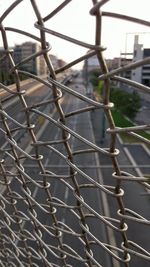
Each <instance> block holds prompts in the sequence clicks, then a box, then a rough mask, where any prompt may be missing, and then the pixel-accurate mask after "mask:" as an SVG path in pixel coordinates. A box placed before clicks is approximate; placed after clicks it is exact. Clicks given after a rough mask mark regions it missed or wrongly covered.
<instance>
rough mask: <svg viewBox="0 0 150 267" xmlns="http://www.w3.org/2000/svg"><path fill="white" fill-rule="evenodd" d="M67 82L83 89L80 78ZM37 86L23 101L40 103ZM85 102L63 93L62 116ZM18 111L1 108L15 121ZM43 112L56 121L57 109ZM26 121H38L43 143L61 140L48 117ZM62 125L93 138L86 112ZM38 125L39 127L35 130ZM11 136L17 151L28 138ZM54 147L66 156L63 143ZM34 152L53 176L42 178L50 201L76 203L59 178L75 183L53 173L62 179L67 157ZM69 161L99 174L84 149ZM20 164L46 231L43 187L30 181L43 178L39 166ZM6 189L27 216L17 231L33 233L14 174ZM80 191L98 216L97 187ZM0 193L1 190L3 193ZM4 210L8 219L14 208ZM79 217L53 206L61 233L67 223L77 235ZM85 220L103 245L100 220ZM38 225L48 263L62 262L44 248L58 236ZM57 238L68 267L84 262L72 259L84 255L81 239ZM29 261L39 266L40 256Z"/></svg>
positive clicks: (74, 143) (76, 145) (76, 146)
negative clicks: (48, 183) (53, 235)
mask: <svg viewBox="0 0 150 267" xmlns="http://www.w3.org/2000/svg"><path fill="white" fill-rule="evenodd" d="M71 86H72V88H73V89H74V90H77V91H79V92H80V93H82V94H85V93H86V92H85V88H84V86H83V85H82V83H80V82H78V86H76V84H74V83H72V85H71ZM41 90H44V87H43V88H39V90H35V91H34V94H32V95H30V96H29V97H28V98H27V99H26V100H27V101H28V105H31V104H32V103H33V101H34V102H36V101H37V102H39V101H40V100H41V95H40V91H41ZM45 95H47V92H46V93H45ZM42 97H44V98H45V96H42ZM84 106H85V103H83V102H82V101H80V100H79V99H76V98H74V97H73V96H70V95H67V94H65V95H64V97H63V102H62V108H63V110H64V112H65V114H66V113H69V112H70V111H72V110H76V109H78V108H82V107H84ZM20 110H21V107H20V104H19V103H18V102H17V105H16V102H15V103H14V104H12V105H11V106H7V107H6V111H7V113H8V114H9V115H13V117H14V118H15V119H16V120H17V121H19V122H20V123H22V122H23V121H24V120H25V118H23V117H22V115H20V114H21V113H20ZM42 110H43V111H44V112H45V113H46V114H49V113H50V114H51V116H52V117H53V119H55V120H57V118H58V114H57V113H56V110H55V109H54V110H53V111H51V110H50V109H49V110H45V107H44V108H42V109H41V111H42ZM36 116H37V115H36ZM31 119H32V120H33V122H34V123H35V124H38V127H36V128H35V131H36V134H37V139H38V141H46V140H49V141H50V140H56V141H57V140H60V139H61V131H60V129H59V128H57V127H55V126H54V125H53V124H52V123H51V122H48V123H47V121H45V120H44V119H42V118H41V119H40V120H39V118H36V117H35V116H34V115H33V117H32V118H31ZM12 123H13V122H11V121H10V122H9V126H10V127H13V125H12ZM66 125H67V126H68V127H70V128H71V129H72V130H74V131H76V132H77V133H78V134H81V135H82V136H83V137H84V138H86V139H88V140H90V141H92V142H94V134H93V128H92V124H91V120H90V114H89V113H88V112H86V113H82V114H80V115H76V116H74V117H70V118H67V119H66ZM37 128H39V131H38V129H37ZM14 138H15V140H16V141H17V142H20V146H21V147H22V149H23V148H24V146H25V145H26V144H27V143H26V142H27V139H28V138H27V137H26V134H24V136H22V137H21V138H20V136H18V134H17V135H16V136H15V137H14ZM29 142H30V140H28V147H27V149H26V150H27V151H28V152H29V151H30V154H31V155H32V154H34V153H35V152H34V148H33V147H31V146H30V145H29ZM69 142H70V145H71V149H72V151H76V150H80V149H84V148H85V144H84V143H83V142H81V141H79V140H78V139H76V138H75V137H71V139H70V141H69ZM54 148H56V149H58V150H59V151H60V152H61V153H64V154H66V150H65V147H64V146H63V145H62V144H57V145H55V146H54ZM86 148H87V147H86ZM39 152H40V153H41V154H42V156H43V160H42V163H43V166H44V167H45V169H46V171H47V172H51V173H54V174H55V175H54V176H53V177H51V178H49V177H47V180H48V181H50V192H51V194H52V199H53V202H55V203H58V201H59V202H60V201H62V202H64V203H65V204H66V205H69V206H74V207H76V205H77V200H76V197H75V195H74V192H73V191H72V190H71V189H70V188H69V186H68V187H66V185H65V183H64V182H65V181H69V182H68V183H69V184H70V185H72V186H73V187H74V186H75V184H72V183H73V182H72V181H71V179H70V178H69V177H68V178H66V179H65V178H64V179H60V178H57V179H56V178H55V176H56V175H57V176H58V175H61V176H60V177H62V178H63V177H65V176H66V177H67V176H68V173H69V167H68V165H67V164H66V161H65V160H63V159H62V158H60V157H59V156H58V155H57V154H56V153H54V152H53V151H52V150H51V149H48V148H47V147H42V148H41V149H40V148H39ZM74 161H75V163H76V165H77V166H78V167H79V168H80V170H81V171H83V172H85V173H86V174H87V175H89V176H91V177H93V179H94V180H96V181H99V179H100V176H101V173H100V170H99V168H98V167H99V161H98V158H97V157H96V156H95V153H87V154H86V153H85V154H83V155H78V154H77V155H76V156H74ZM6 162H7V159H6ZM9 163H10V162H9ZM22 164H23V166H24V168H25V173H26V174H27V175H30V177H31V178H32V181H35V183H32V182H31V180H30V179H29V178H28V177H27V176H26V177H24V178H25V180H26V185H27V188H28V190H27V191H28V192H30V194H31V195H32V197H33V198H34V201H35V202H34V203H39V204H41V206H42V207H43V209H42V208H41V207H40V206H38V205H36V204H35V206H34V211H35V212H36V218H37V219H38V221H39V222H40V223H41V225H44V227H47V229H48V230H50V229H49V226H50V225H52V226H53V225H54V221H53V219H52V217H51V216H49V214H47V212H46V210H45V209H44V208H45V207H47V205H48V195H47V191H46V190H43V187H40V186H36V185H35V184H36V183H37V185H38V183H40V182H39V180H40V179H41V180H42V177H41V176H40V174H39V166H38V164H37V163H34V161H31V160H28V159H26V160H24V161H23V163H22ZM11 168H12V167H11ZM76 181H77V184H78V187H81V188H82V185H83V184H84V183H85V184H87V183H88V184H89V182H88V181H87V180H86V179H85V178H84V177H83V176H82V175H81V174H78V175H76ZM10 187H11V190H12V191H13V192H17V194H18V196H19V197H17V199H19V200H17V204H16V208H17V209H18V210H20V211H21V212H23V214H26V215H27V217H28V219H25V217H24V215H22V216H23V219H22V226H21V229H22V231H25V232H26V234H27V231H28V232H30V233H35V229H34V226H33V223H31V222H30V220H29V218H32V216H33V214H32V213H31V211H30V209H29V207H28V204H27V201H24V197H25V195H24V194H25V191H24V188H23V187H22V184H21V182H20V180H19V179H18V178H14V179H12V180H11V185H10ZM80 190H81V192H82V198H83V200H84V201H85V203H86V204H87V205H89V206H90V209H91V210H92V209H93V210H95V211H96V212H97V214H103V206H102V201H101V196H100V194H99V191H98V189H96V188H94V187H93V188H89V187H88V186H87V187H83V188H82V189H80ZM4 194H6V192H5V193H4ZM7 194H8V193H7ZM14 197H15V193H14ZM28 197H29V196H28ZM56 206H57V205H56ZM46 209H47V208H46ZM82 210H83V212H84V214H87V212H88V210H87V209H86V208H82ZM6 211H7V213H8V214H10V215H12V217H13V214H14V206H11V205H8V206H6ZM88 213H89V212H88ZM78 216H79V214H78V212H77V215H76V216H75V215H74V211H72V210H70V209H65V208H60V207H57V213H56V217H57V220H58V222H59V224H60V227H61V228H62V231H63V228H64V227H65V225H66V227H69V228H70V229H72V231H74V232H75V233H77V235H78V236H79V235H81V227H80V224H81V221H80V220H79V218H78ZM86 223H87V225H88V227H89V228H90V231H91V233H92V234H93V235H95V236H96V238H98V239H99V240H101V242H104V243H107V237H106V229H105V226H104V224H103V223H99V219H98V218H96V217H93V216H87V218H86ZM11 227H12V228H17V227H16V226H15V225H14V223H12V224H11ZM38 228H39V229H40V231H41V233H42V240H43V241H44V242H45V244H46V247H45V250H46V252H47V259H48V260H49V261H50V262H55V264H58V266H62V265H61V262H60V261H59V260H58V261H57V260H56V257H55V256H53V254H52V253H51V252H50V250H49V249H48V246H50V245H56V244H57V238H52V237H51V235H50V234H48V233H47V231H45V228H44V229H43V228H42V227H41V226H40V225H38ZM69 228H68V229H69ZM66 229H67V228H66ZM35 234H36V233H35ZM32 239H33V238H31V237H30V238H29V240H28V241H27V243H28V245H29V246H30V247H32V249H34V251H37V250H39V247H38V246H37V242H35V240H32ZM88 239H91V238H90V237H88ZM62 241H63V243H64V244H66V245H67V247H66V248H67V249H66V250H67V251H68V253H69V254H70V256H68V257H67V263H68V264H70V265H71V264H72V266H79V267H82V266H85V264H84V263H82V260H79V259H77V258H79V256H78V257H77V255H80V257H83V258H86V257H85V245H84V243H83V242H81V240H80V239H79V238H77V237H75V236H74V235H72V234H65V233H64V234H63V237H62ZM16 244H17V245H18V246H22V242H20V241H18V240H16ZM70 247H71V248H72V249H74V251H75V253H76V254H75V253H73V251H72V250H69V248H70ZM90 247H93V249H92V251H93V255H94V258H95V259H96V260H97V262H99V263H101V264H102V266H111V265H110V264H111V261H110V259H109V256H108V255H107V253H104V250H103V249H102V248H101V246H98V245H93V246H92V245H90ZM53 251H54V252H55V253H56V251H55V249H53ZM34 253H35V252H34ZM20 260H21V261H22V262H27V259H25V258H24V257H21V258H20ZM32 260H33V261H34V262H35V263H36V264H37V266H43V263H42V261H41V259H37V258H36V259H35V258H34V257H33V258H32Z"/></svg>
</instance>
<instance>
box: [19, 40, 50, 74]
mask: <svg viewBox="0 0 150 267" xmlns="http://www.w3.org/2000/svg"><path fill="white" fill-rule="evenodd" d="M40 49H41V47H40V45H39V44H38V43H33V42H25V43H23V44H21V45H16V46H15V47H14V61H15V63H16V64H17V63H19V62H20V61H22V60H24V59H26V58H28V57H30V56H31V55H33V54H35V53H37V52H39V51H40ZM20 69H22V70H25V71H28V72H31V73H33V74H35V75H44V74H46V73H47V67H46V63H45V60H44V58H43V55H41V56H38V57H34V58H31V59H29V60H28V61H26V62H25V63H23V64H22V65H21V66H20Z"/></svg>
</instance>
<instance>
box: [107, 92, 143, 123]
mask: <svg viewBox="0 0 150 267" xmlns="http://www.w3.org/2000/svg"><path fill="white" fill-rule="evenodd" d="M110 101H111V102H113V103H114V108H115V109H116V110H119V111H120V112H121V113H122V114H123V115H126V116H127V117H128V118H130V119H134V118H135V116H136V114H137V112H138V111H139V109H140V108H141V98H140V96H139V94H138V93H137V92H136V91H133V92H132V93H128V92H125V91H123V90H121V89H118V88H112V89H111V93H110Z"/></svg>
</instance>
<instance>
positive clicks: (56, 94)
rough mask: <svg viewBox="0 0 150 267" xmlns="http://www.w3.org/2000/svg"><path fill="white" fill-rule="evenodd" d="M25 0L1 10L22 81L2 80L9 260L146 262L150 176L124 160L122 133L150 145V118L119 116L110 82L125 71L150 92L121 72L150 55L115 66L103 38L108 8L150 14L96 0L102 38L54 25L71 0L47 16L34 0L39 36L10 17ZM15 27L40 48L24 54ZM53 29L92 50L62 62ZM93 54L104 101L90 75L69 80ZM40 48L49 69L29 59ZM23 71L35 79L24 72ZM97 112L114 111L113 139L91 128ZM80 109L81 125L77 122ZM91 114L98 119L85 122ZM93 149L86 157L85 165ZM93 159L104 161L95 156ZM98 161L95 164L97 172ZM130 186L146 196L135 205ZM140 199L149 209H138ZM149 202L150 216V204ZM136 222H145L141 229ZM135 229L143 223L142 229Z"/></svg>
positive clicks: (2, 255)
mask: <svg viewBox="0 0 150 267" xmlns="http://www.w3.org/2000/svg"><path fill="white" fill-rule="evenodd" d="M21 2H24V1H23V0H16V1H13V3H12V4H11V5H10V6H9V7H8V8H7V9H6V10H5V12H4V13H3V15H2V16H1V17H0V30H1V38H2V43H3V56H1V58H0V61H1V63H2V62H4V61H5V62H6V61H7V62H8V64H9V71H8V73H9V75H12V76H13V79H14V81H15V84H14V85H13V86H7V85H6V83H5V82H4V83H1V84H0V86H1V92H0V94H1V101H0V116H1V121H0V125H1V126H0V132H1V140H0V141H1V149H0V156H1V159H0V177H1V178H0V186H1V187H0V213H1V218H0V266H50V267H52V266H53V267H56V266H58V267H59V266H64V267H71V266H81V267H82V266H89V267H94V266H97V267H101V266H138V265H137V264H138V262H139V263H140V264H141V265H139V266H148V265H146V264H149V262H150V253H149V252H148V249H149V244H147V243H146V244H144V243H142V242H140V241H137V240H138V239H136V238H137V237H138V236H142V235H144V233H146V234H145V236H147V237H148V235H149V230H148V228H149V224H150V222H149V220H148V218H145V217H144V216H143V208H144V207H143V206H142V205H144V204H142V203H145V202H142V201H143V199H145V198H146V199H148V197H149V189H150V185H149V180H148V179H149V178H148V177H145V176H144V175H143V174H142V173H141V172H140V171H139V172H137V171H136V172H135V168H134V166H128V167H127V169H128V170H129V171H126V170H125V169H124V167H123V163H121V159H120V158H121V157H122V159H123V155H122V154H121V156H120V150H121V148H120V147H121V145H120V144H119V143H118V136H120V134H122V133H126V134H128V135H130V136H133V137H136V139H137V140H139V141H140V142H141V143H142V144H144V145H145V146H147V147H149V145H150V141H149V140H148V138H146V137H142V136H141V135H140V131H141V130H148V129H149V128H150V125H149V124H146V125H145V124H143V125H135V126H131V127H123V128H119V127H116V126H115V123H114V120H113V117H112V112H111V110H112V108H113V104H112V103H111V102H110V84H111V80H116V81H119V82H120V84H127V85H130V86H134V87H135V88H136V89H137V90H138V91H139V92H143V91H144V92H145V94H147V95H148V94H149V92H150V89H149V87H148V86H144V85H142V84H138V83H135V82H134V81H131V80H128V79H125V78H123V77H121V76H120V73H122V72H123V71H124V70H132V69H134V68H137V67H139V66H143V65H145V64H150V58H149V57H147V58H145V59H143V60H141V61H138V62H134V63H130V64H128V65H126V66H124V67H120V68H117V69H115V70H111V71H109V70H108V66H107V63H106V61H105V58H104V57H103V51H104V50H105V48H104V47H103V46H102V45H101V22H102V20H103V17H104V16H105V17H112V18H116V19H120V20H126V21H130V22H133V23H134V22H135V23H139V25H145V26H150V22H149V21H144V20H140V19H137V18H134V17H129V16H125V15H122V14H115V13H112V12H104V11H101V7H103V5H104V4H105V3H107V2H109V1H108V0H101V1H96V0H93V1H91V9H90V10H89V16H93V17H94V18H95V28H94V29H93V31H94V32H95V44H88V43H85V42H82V41H80V40H77V39H75V38H73V37H69V36H66V35H64V34H62V33H60V32H56V31H54V30H51V29H49V28H47V27H46V26H45V24H46V22H47V21H50V20H51V19H52V18H53V17H54V16H56V15H57V16H59V13H60V12H61V10H62V9H64V8H66V6H69V5H70V2H71V0H65V1H63V2H62V3H61V4H60V5H59V6H58V7H57V8H56V9H55V10H53V11H51V12H50V13H49V11H47V12H48V15H47V16H46V17H42V14H41V11H40V9H39V8H38V4H37V3H36V0H31V1H29V2H30V4H31V7H32V9H33V13H34V16H35V17H36V21H35V24H34V26H35V27H36V28H37V29H38V31H39V35H38V36H35V35H33V34H32V33H29V32H25V31H23V30H21V29H20V28H19V25H18V28H11V27H6V26H5V18H7V17H9V15H10V13H11V12H13V11H14V10H15V9H17V8H18V6H19V5H20V3H21ZM20 19H21V18H20ZM83 19H84V18H83ZM117 23H118V22H117ZM8 32H9V33H10V32H15V33H18V34H20V35H24V36H26V37H30V38H31V39H32V41H33V42H38V43H39V44H40V47H41V49H40V51H38V52H36V53H33V54H32V55H31V56H29V57H27V58H24V59H23V60H21V61H20V62H19V63H17V64H15V62H14V59H13V50H12V49H11V47H10V45H9V38H8ZM48 35H54V36H55V37H56V38H61V39H63V40H65V41H66V42H67V41H69V42H71V43H72V44H73V45H78V46H81V47H84V48H88V49H89V50H90V51H89V52H88V53H86V54H85V55H83V56H82V57H80V58H77V59H76V60H74V61H73V62H70V63H69V64H66V65H65V66H63V67H61V68H55V67H54V66H53V64H52V62H51V58H50V57H49V51H50V50H51V45H50V44H49V42H48V41H47V39H48ZM64 49H65V47H64ZM93 55H96V56H97V60H98V62H99V68H100V73H101V72H102V74H101V75H100V77H99V79H100V80H103V83H104V88H103V100H102V101H101V102H98V101H96V100H94V99H91V98H89V97H87V96H86V94H85V89H84V87H83V84H82V83H81V84H80V85H79V88H78V86H76V87H75V88H72V83H71V82H70V86H69V85H66V84H64V83H63V82H61V81H60V77H61V75H63V73H64V72H66V73H67V71H68V70H69V69H70V68H72V67H74V65H76V64H77V63H80V62H83V61H84V60H87V59H88V58H90V57H92V56H93ZM39 57H42V58H43V60H44V61H45V64H46V66H47V69H48V75H47V79H45V78H42V77H41V76H39V75H35V74H32V73H31V72H29V71H25V70H23V68H22V66H24V64H25V63H29V62H31V60H33V59H37V58H39ZM22 76H24V77H27V78H28V80H25V81H24V82H22V81H21V77H22ZM78 79H79V80H80V79H81V78H79V77H78ZM34 82H35V84H36V86H39V87H36V90H35V91H34V90H33V89H32V87H33V85H34V86H35V84H34ZM84 82H85V81H84ZM32 83H33V84H32ZM28 85H29V86H28ZM32 91H33V92H32ZM37 92H38V93H37ZM31 93H33V94H31ZM30 94H31V96H30ZM70 103H71V104H70ZM67 107H68V108H67ZM94 112H95V113H94ZM96 112H100V113H96ZM90 114H92V115H90ZM93 114H95V115H93ZM96 114H104V115H105V118H106V122H107V125H108V128H107V129H106V132H107V140H108V141H107V147H104V145H105V144H97V142H96V141H95V140H96V139H95V138H93V137H92V136H91V135H92V134H91V133H92V130H91V129H92V128H91V127H92V126H91V124H90V116H93V120H94V119H95V120H96ZM78 118H80V124H81V126H82V127H81V129H80V130H76V126H74V123H75V121H77V120H78ZM86 120H89V121H88V123H89V124H85V122H86ZM99 123H100V122H99ZM84 125H88V128H87V129H85V131H86V132H89V133H90V136H89V139H88V138H87V137H86V135H85V132H83V129H82V128H84ZM96 125H97V122H96ZM95 127H96V126H95ZM100 127H101V125H100ZM42 134H43V135H44V137H43V138H41V136H42ZM74 142H75V143H76V145H74ZM147 149H148V148H147ZM83 159H85V162H86V165H85V166H82V165H83ZM103 159H105V165H107V164H106V163H107V162H108V166H106V170H107V169H109V170H110V171H111V174H110V172H109V173H108V175H107V176H108V177H107V178H106V179H102V176H103V175H102V173H103V171H102V168H103V167H104V166H103V164H102V162H103ZM91 160H94V162H96V163H97V165H92V166H91ZM99 162H100V163H101V165H99ZM57 163H58V165H57ZM94 164H95V163H94ZM121 164H122V165H121ZM88 165H89V166H88ZM90 166H91V170H92V171H91V172H88V171H87V169H88V168H90ZM135 167H136V168H137V169H138V166H135ZM130 170H131V172H130ZM95 173H96V174H95ZM104 178H105V176H104ZM136 187H138V190H140V191H141V192H144V193H143V197H142V196H140V198H139V196H136V193H135V192H134V188H136ZM131 191H132V192H131ZM128 194H130V195H132V196H133V199H134V203H137V205H136V206H135V207H133V205H132V199H130V198H129V197H128ZM136 197H137V201H136ZM139 199H140V200H139ZM92 201H93V202H94V204H93V202H92ZM147 203H148V201H147ZM137 206H139V207H140V209H141V210H140V213H138V212H137V211H136V208H137ZM99 207H100V208H99ZM146 209H147V216H148V212H149V206H147V207H146ZM137 227H139V228H137ZM134 229H139V230H138V232H137V230H135V232H134ZM131 233H134V238H133V239H131V237H132V234H131ZM132 259H133V261H132ZM135 262H136V264H135Z"/></svg>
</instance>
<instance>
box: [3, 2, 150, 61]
mask: <svg viewBox="0 0 150 267" xmlns="http://www.w3.org/2000/svg"><path fill="white" fill-rule="evenodd" d="M13 2H15V1H14V0H0V15H2V14H3V12H4V10H6V8H7V7H8V6H9V5H10V4H11V3H13ZM36 2H37V5H38V7H39V9H40V12H41V14H42V16H43V17H45V16H46V15H48V14H49V13H50V12H51V11H52V10H53V9H54V8H56V7H57V6H58V5H59V4H61V3H62V2H63V1H62V0H37V1H36ZM148 2H149V1H148V0H142V1H140V0H138V1H137V0H110V1H109V2H108V3H107V4H105V5H104V6H103V8H102V10H103V11H110V12H116V13H121V14H125V15H129V16H134V17H138V18H141V19H144V20H149V3H148ZM92 6H93V4H92V0H72V1H71V2H70V3H69V4H68V5H67V6H66V7H65V8H64V9H63V10H62V11H61V12H60V13H59V14H57V15H56V16H55V17H53V18H52V19H51V20H49V21H47V22H46V23H45V26H46V27H47V28H50V29H53V30H55V31H58V32H61V33H63V34H66V35H69V36H71V37H73V38H77V39H79V40H81V41H85V42H88V43H90V44H94V41H95V36H94V35H95V31H94V29H95V18H94V16H91V15H90V14H89V10H90V9H91V8H92ZM35 21H36V16H35V14H34V12H33V9H32V6H31V3H30V0H23V1H22V2H21V3H20V4H19V5H18V6H17V7H16V8H15V9H14V10H13V11H12V12H11V13H10V14H9V15H8V17H7V18H5V20H4V22H3V25H4V26H5V27H6V26H8V27H15V28H19V29H23V30H25V31H29V32H31V33H33V34H35V35H37V36H39V31H38V30H37V29H35V27H34V23H35ZM102 29H103V30H102V45H103V46H105V47H107V50H106V51H105V52H104V56H105V57H106V58H113V57H119V56H120V53H121V52H132V49H133V40H134V35H135V33H140V34H139V41H140V43H143V44H144V46H145V47H150V42H149V40H150V29H149V28H148V27H146V26H140V25H138V24H135V23H134V24H133V23H130V22H125V21H121V20H118V19H112V18H108V17H103V19H102ZM46 37H47V41H48V42H49V43H50V44H51V46H52V49H51V53H52V54H54V55H56V56H57V57H59V58H62V59H64V60H65V61H66V62H70V61H72V60H74V59H76V58H78V57H79V56H82V55H84V54H85V53H86V51H87V49H84V48H82V47H81V46H77V45H74V44H72V43H70V42H66V41H63V40H61V39H59V38H56V37H54V36H52V35H50V34H46ZM28 40H29V39H28V38H27V37H24V36H21V35H19V34H15V33H9V34H8V41H9V45H10V46H14V45H15V44H21V43H22V42H25V41H28ZM0 46H2V40H1V37H0Z"/></svg>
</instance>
